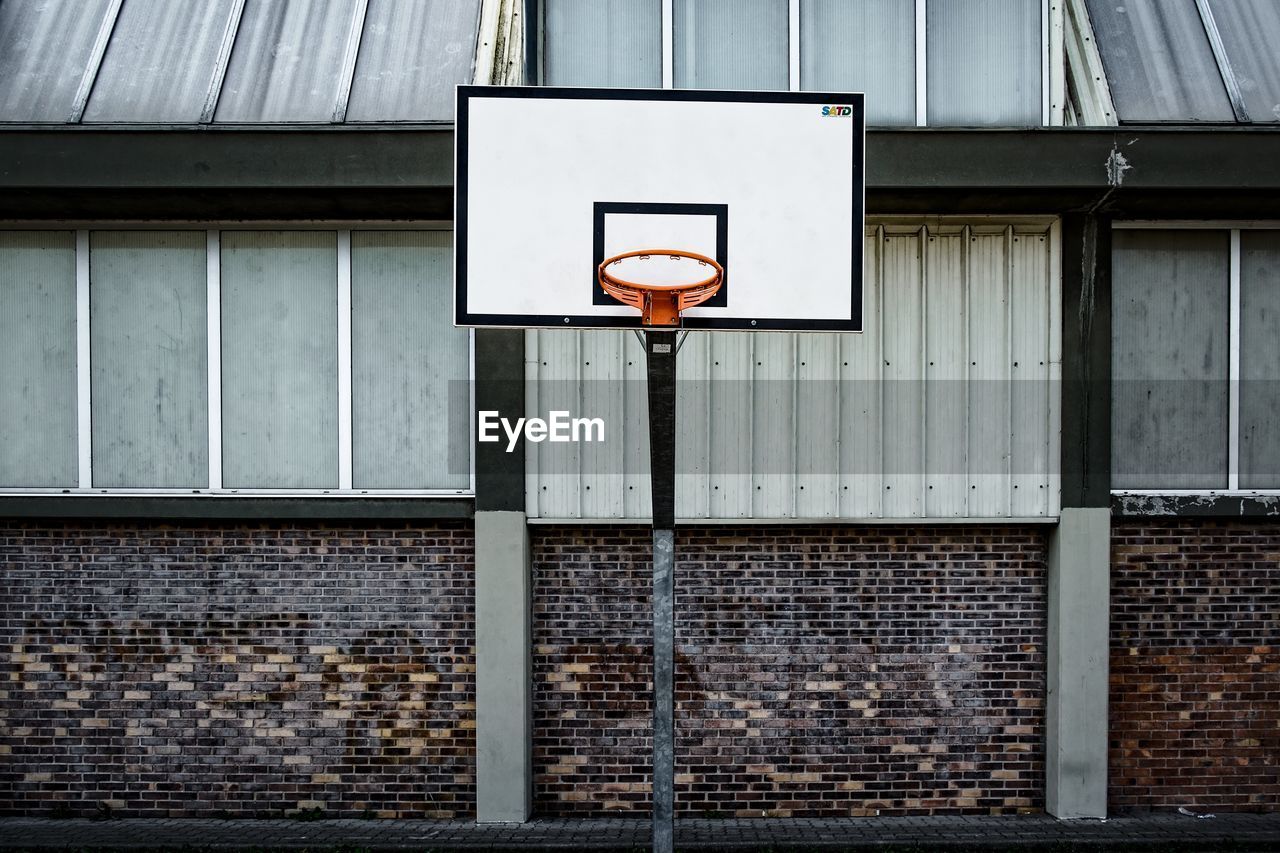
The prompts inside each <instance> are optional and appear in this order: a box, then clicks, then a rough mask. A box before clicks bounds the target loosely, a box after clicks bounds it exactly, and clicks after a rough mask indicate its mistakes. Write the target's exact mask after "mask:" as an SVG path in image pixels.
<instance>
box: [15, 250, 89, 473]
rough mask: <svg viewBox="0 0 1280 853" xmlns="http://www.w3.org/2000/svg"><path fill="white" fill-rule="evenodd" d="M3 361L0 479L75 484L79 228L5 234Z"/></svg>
mask: <svg viewBox="0 0 1280 853" xmlns="http://www.w3.org/2000/svg"><path fill="white" fill-rule="evenodd" d="M0 364H3V365H4V369H3V370H0V485H6V486H17V487H26V488H48V487H58V486H74V485H75V484H76V479H77V476H78V475H77V458H76V435H77V424H76V238H75V234H74V233H72V232H70V231H8V232H0Z"/></svg>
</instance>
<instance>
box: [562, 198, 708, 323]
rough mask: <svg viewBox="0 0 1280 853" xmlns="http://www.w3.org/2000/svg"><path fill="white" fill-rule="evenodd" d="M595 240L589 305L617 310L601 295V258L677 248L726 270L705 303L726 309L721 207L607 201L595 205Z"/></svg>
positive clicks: (704, 304)
mask: <svg viewBox="0 0 1280 853" xmlns="http://www.w3.org/2000/svg"><path fill="white" fill-rule="evenodd" d="M594 231H595V240H594V246H595V248H594V251H593V252H592V255H591V269H589V270H587V273H588V278H589V286H590V288H591V294H592V304H594V305H606V306H616V305H617V304H618V303H617V300H615V299H614V298H613V297H612V296H610V295H609V294H607V293H605V292H604V288H602V287H601V286H600V281H599V279H598V278H597V276H596V270H597V269H599V267H600V264H602V263H603V262H604V259H605V258H611V257H613V256H614V255H618V254H621V253H622V252H629V251H631V250H632V249H636V248H642V247H643V248H651V249H654V248H661V249H670V248H680V249H684V250H686V251H690V252H696V253H697V254H699V255H706V256H707V257H709V258H715V259H716V262H717V263H719V264H720V266H721V267H722V268H723V269H724V283H723V284H722V285H721V286H720V290H718V291H717V292H716V295H715V296H713V297H711V298H710V299H708V300H707V301H706V302H703V303H702V305H703V306H705V307H707V308H720V307H724V306H726V305H728V299H729V282H730V278H729V208H728V206H727V205H723V204H649V203H643V202H608V201H599V202H596V204H595V225H594Z"/></svg>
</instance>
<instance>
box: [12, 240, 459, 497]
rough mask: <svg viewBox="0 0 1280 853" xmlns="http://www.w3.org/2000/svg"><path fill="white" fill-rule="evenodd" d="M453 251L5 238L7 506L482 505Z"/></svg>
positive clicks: (445, 245) (397, 243) (411, 244)
mask: <svg viewBox="0 0 1280 853" xmlns="http://www.w3.org/2000/svg"><path fill="white" fill-rule="evenodd" d="M451 247H452V235H451V233H450V232H448V231H433V230H423V229H404V228H391V227H387V228H383V229H379V230H356V231H352V230H347V229H343V228H335V227H327V228H324V227H322V228H311V229H299V228H296V227H293V228H291V229H289V230H279V229H265V228H258V229H253V228H238V229H236V230H220V229H212V230H208V229H195V228H190V227H188V228H185V229H169V230H158V229H149V230H142V229H129V228H118V227H117V228H111V229H102V230H90V229H83V230H79V231H35V230H32V231H0V357H2V358H3V359H4V362H5V364H6V365H8V367H7V369H6V370H5V371H4V372H3V373H2V374H0V490H5V491H11V492H12V491H18V492H21V491H33V490H35V491H40V490H54V489H57V490H60V491H76V492H82V493H83V492H87V491H90V490H91V491H92V492H93V493H108V494H109V493H113V492H118V491H121V490H128V491H146V492H151V491H178V492H181V493H184V494H191V493H236V492H255V491H270V492H280V491H285V492H303V493H306V492H312V493H314V492H325V493H330V492H332V493H361V494H363V493H378V492H387V491H395V492H403V491H409V492H416V493H423V492H426V493H440V494H465V493H467V492H468V491H469V489H470V484H471V476H470V437H469V422H470V418H469V394H468V387H469V385H468V380H469V373H470V337H469V334H468V332H467V331H466V330H465V329H455V328H453V326H452V322H451V317H452V311H451V306H450V302H451V298H452V297H451V287H450V285H451V278H452V249H451Z"/></svg>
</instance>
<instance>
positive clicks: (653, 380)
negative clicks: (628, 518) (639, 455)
mask: <svg viewBox="0 0 1280 853" xmlns="http://www.w3.org/2000/svg"><path fill="white" fill-rule="evenodd" d="M645 353H646V357H647V363H648V380H649V381H648V388H649V466H650V468H649V470H650V477H651V479H652V494H653V850H654V853H671V851H672V849H673V844H674V835H675V633H676V630H675V627H676V626H675V526H676V518H675V516H676V500H675V492H676V332H675V331H661V332H655V331H651V332H648V333H646V336H645Z"/></svg>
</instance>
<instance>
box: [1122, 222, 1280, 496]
mask: <svg viewBox="0 0 1280 853" xmlns="http://www.w3.org/2000/svg"><path fill="white" fill-rule="evenodd" d="M1112 263H1113V270H1112V275H1113V282H1112V366H1111V371H1112V420H1111V424H1112V439H1111V460H1112V461H1111V470H1112V486H1113V488H1115V489H1117V490H1122V491H1126V490H1137V491H1179V490H1194V491H1209V490H1236V489H1277V488H1280V461H1277V460H1280V344H1277V341H1280V231H1277V230H1266V229H1258V230H1249V229H1229V228H1200V229H1158V230H1157V229H1131V228H1122V229H1119V230H1117V231H1116V232H1115V234H1114V241H1113V261H1112Z"/></svg>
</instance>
